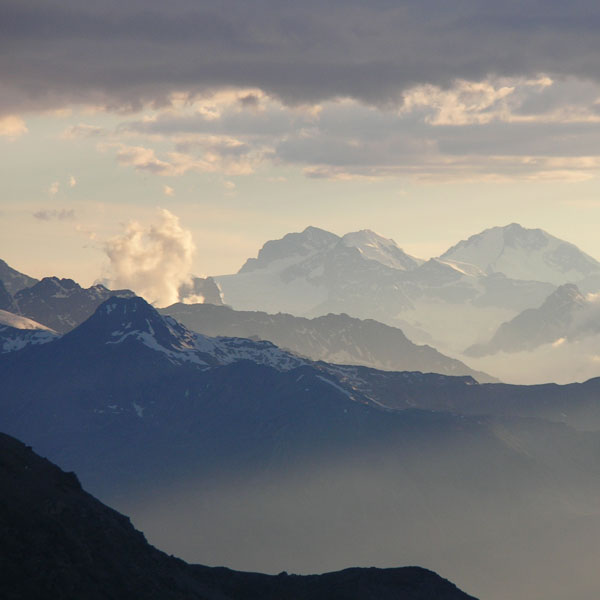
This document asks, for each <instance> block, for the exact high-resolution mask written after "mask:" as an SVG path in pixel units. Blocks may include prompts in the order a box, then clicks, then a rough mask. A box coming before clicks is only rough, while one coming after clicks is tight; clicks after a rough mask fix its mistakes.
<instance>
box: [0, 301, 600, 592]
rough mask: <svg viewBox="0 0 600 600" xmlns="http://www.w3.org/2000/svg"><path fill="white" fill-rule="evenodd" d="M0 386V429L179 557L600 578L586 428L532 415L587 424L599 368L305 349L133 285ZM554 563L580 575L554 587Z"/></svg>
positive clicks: (2, 367)
mask: <svg viewBox="0 0 600 600" xmlns="http://www.w3.org/2000/svg"><path fill="white" fill-rule="evenodd" d="M240 344H242V345H245V348H244V351H243V352H239V348H240ZM248 348H250V349H251V350H252V351H251V352H250V351H249V350H248ZM286 357H287V358H286ZM295 361H297V362H295ZM259 363H261V364H259ZM32 365H35V377H32V376H31V369H32ZM0 381H2V388H1V390H0V420H1V421H2V423H3V427H4V428H5V430H7V431H8V432H9V433H11V434H16V435H18V436H20V437H21V438H22V439H24V440H25V441H26V442H27V443H30V444H33V445H34V447H35V448H36V450H37V451H41V452H43V453H44V454H46V455H48V456H49V457H51V458H52V459H53V460H56V461H57V462H58V463H59V464H61V466H63V467H65V468H67V469H69V470H71V469H75V470H76V471H77V472H78V473H79V474H80V476H81V477H82V481H84V483H85V485H86V486H89V487H90V489H92V490H93V491H94V493H97V494H99V495H100V497H101V498H103V499H105V500H107V499H110V501H111V502H113V503H115V505H116V506H117V507H118V508H119V509H121V510H126V511H127V512H128V513H129V514H132V515H133V517H134V519H135V522H136V523H137V524H141V525H142V526H143V529H144V530H145V531H146V532H147V534H148V535H149V537H150V539H151V540H152V541H153V542H154V543H159V545H160V546H161V547H164V548H166V549H167V550H168V551H171V552H176V553H177V554H179V555H183V556H184V557H185V558H188V559H193V560H195V561H201V562H213V564H214V562H217V563H221V564H223V563H226V564H230V565H232V566H235V567H236V568H244V569H253V570H254V569H265V570H269V571H272V572H273V571H274V572H277V571H279V570H282V569H285V568H289V565H290V564H293V565H294V569H298V570H300V571H304V572H314V571H315V570H317V569H319V570H321V569H324V568H325V569H338V568H342V567H343V566H344V565H348V564H375V565H389V564H390V563H391V564H407V563H410V564H415V563H416V564H427V565H431V566H432V567H435V569H436V570H438V571H440V572H442V573H453V574H454V575H453V576H454V577H457V578H458V580H459V581H460V582H461V584H462V585H465V586H467V587H468V588H469V589H470V590H473V591H474V592H475V593H477V594H480V595H482V596H483V597H486V598H489V599H492V600H495V599H504V598H506V597H507V596H509V597H511V598H515V599H519V600H521V599H523V600H528V599H529V598H532V597H535V596H533V595H532V594H531V588H530V586H531V581H532V580H533V581H538V582H539V581H543V582H552V583H551V584H550V583H548V585H545V586H544V590H543V592H544V594H545V595H544V597H545V598H546V600H550V599H552V600H559V599H564V597H566V596H565V594H566V593H567V591H568V592H569V595H568V597H569V598H578V599H579V598H582V599H583V598H589V597H594V595H595V592H597V591H598V590H592V592H593V593H592V594H591V596H590V590H589V589H585V590H584V589H583V588H584V587H585V585H584V583H586V582H589V581H593V578H589V577H588V575H589V574H590V571H589V570H585V569H584V572H583V573H581V572H580V570H578V568H577V565H578V561H579V559H580V558H581V553H582V552H585V553H586V555H594V553H595V551H596V550H597V546H598V539H600V538H599V537H598V536H597V535H596V533H598V532H599V531H600V527H599V525H600V518H599V516H598V515H599V514H600V507H599V506H598V505H597V498H599V497H600V489H598V487H599V484H598V482H599V481H600V477H599V475H600V473H599V469H600V460H599V458H600V434H598V433H597V432H595V431H590V432H581V431H576V430H574V429H573V428H572V427H569V426H567V425H565V424H564V423H552V422H550V421H548V420H543V419H541V418H540V417H543V418H545V419H555V420H557V421H567V422H569V423H570V424H572V425H577V424H578V423H579V422H578V421H577V419H580V421H581V422H583V423H584V424H586V425H587V426H588V427H593V426H594V425H596V429H598V428H599V427H598V423H600V419H598V413H599V412H600V411H599V410H598V404H599V403H598V386H599V385H600V383H599V382H598V381H595V382H593V381H592V382H588V383H587V384H585V385H580V386H565V387H560V386H539V387H538V388H533V389H532V388H527V387H526V386H502V385H497V384H486V385H478V384H477V383H476V382H475V381H474V380H473V379H472V378H469V377H462V378H461V377H447V376H443V375H433V374H429V375H424V374H422V373H391V372H384V371H376V370H373V369H368V368H366V367H356V366H346V367H343V366H335V365H328V364H326V363H311V362H310V361H307V360H303V359H299V358H297V357H293V355H290V354H289V353H286V352H284V351H281V350H279V349H277V348H275V347H274V346H272V345H271V344H269V343H267V342H252V341H251V340H243V341H235V340H233V341H231V342H227V341H224V340H223V339H216V340H210V339H209V338H205V337H203V336H200V335H197V334H196V335H195V334H192V333H191V332H189V331H187V330H186V329H185V328H183V327H182V326H181V325H178V324H177V323H176V322H174V321H173V320H172V319H163V318H161V317H160V316H159V315H158V314H157V313H156V311H155V310H154V309H152V307H150V306H149V305H147V303H145V302H144V301H142V300H140V299H135V298H134V299H118V298H116V299H115V298H113V299H111V300H109V301H107V302H106V303H104V304H103V305H102V306H101V307H99V308H98V310H97V311H96V313H95V314H94V316H93V317H92V318H90V319H89V320H88V321H86V322H85V323H84V324H82V325H81V326H79V327H78V328H76V329H75V330H73V331H72V332H70V333H68V334H66V335H64V336H63V337H62V338H60V339H58V340H57V341H55V342H52V343H50V344H47V345H45V346H39V347H32V348H26V349H24V350H23V351H22V352H18V353H13V354H10V355H7V356H5V357H3V358H2V359H0ZM398 409H402V410H398ZM450 411H451V412H450ZM586 411H587V412H586ZM593 411H596V413H595V420H594V419H593V418H591V416H593V414H592V413H593ZM521 415H526V416H527V418H522V417H521ZM590 415H591V416H590ZM582 515H586V516H585V519H583V518H582ZM349 523H351V526H349ZM257 540H260V543H257ZM573 540H576V541H577V544H576V545H575V546H573V545H572V544H571V541H573ZM573 548H577V549H578V550H577V551H574V550H573ZM550 550H551V551H550ZM536 557H540V559H539V564H538V562H536V561H537V560H538V559H537V558H536ZM541 557H543V560H542V558H541ZM523 565H527V566H528V569H527V572H526V573H525V572H519V569H522V567H523ZM559 566H560V568H561V569H562V572H563V573H564V572H567V573H577V575H576V576H575V575H574V576H573V577H571V576H570V575H569V576H565V577H562V578H561V580H560V582H556V581H553V580H552V578H553V576H554V577H555V575H556V569H557V568H558V567H559ZM586 568H587V567H586ZM593 568H594V572H595V565H594V567H593ZM566 588H567V589H566ZM584 592H585V593H584Z"/></svg>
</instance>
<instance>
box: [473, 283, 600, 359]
mask: <svg viewBox="0 0 600 600" xmlns="http://www.w3.org/2000/svg"><path fill="white" fill-rule="evenodd" d="M591 309H592V306H591V303H590V302H588V301H587V300H586V299H585V297H584V296H583V295H582V294H581V292H580V291H579V289H578V288H577V286H576V285H574V284H569V283H568V284H564V285H562V286H560V287H559V288H557V289H556V291H554V292H553V293H552V294H551V295H550V296H548V298H547V299H546V300H545V301H544V303H543V304H542V305H541V306H540V307H539V308H529V309H527V310H525V311H523V312H522V313H519V314H518V315H517V316H516V317H515V318H514V319H512V320H511V321H508V322H506V323H502V325H500V327H499V328H498V331H497V332H496V333H495V334H494V336H493V337H492V339H491V340H490V341H489V342H487V343H484V344H476V345H473V346H470V347H469V348H467V349H466V350H465V354H467V355H469V356H485V355H487V354H495V353H496V352H500V351H502V352H520V351H523V350H533V349H534V348H537V347H538V346H541V345H542V344H550V343H552V342H557V341H559V342H560V340H561V339H566V338H569V337H576V336H583V335H585V333H587V334H588V335H592V334H594V333H597V332H598V331H599V330H600V322H596V325H595V327H593V326H592V324H591V323H589V326H588V327H586V326H585V321H586V320H587V321H589V319H586V318H585V317H586V313H588V314H589V313H590V311H591Z"/></svg>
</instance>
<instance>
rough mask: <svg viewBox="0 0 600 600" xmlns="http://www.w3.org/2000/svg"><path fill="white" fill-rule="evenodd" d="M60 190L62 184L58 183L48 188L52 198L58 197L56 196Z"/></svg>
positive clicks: (55, 182)
mask: <svg viewBox="0 0 600 600" xmlns="http://www.w3.org/2000/svg"><path fill="white" fill-rule="evenodd" d="M59 189H60V183H59V182H58V181H54V182H53V183H52V184H51V185H50V187H49V188H48V193H49V194H50V195H51V196H56V194H58V190H59Z"/></svg>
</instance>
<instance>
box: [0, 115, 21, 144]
mask: <svg viewBox="0 0 600 600" xmlns="http://www.w3.org/2000/svg"><path fill="white" fill-rule="evenodd" d="M25 133H27V125H25V121H23V119H22V118H21V117H19V116H18V115H6V116H5V117H0V136H1V137H6V138H8V139H9V140H15V139H17V138H18V137H21V136H22V135H23V134H25Z"/></svg>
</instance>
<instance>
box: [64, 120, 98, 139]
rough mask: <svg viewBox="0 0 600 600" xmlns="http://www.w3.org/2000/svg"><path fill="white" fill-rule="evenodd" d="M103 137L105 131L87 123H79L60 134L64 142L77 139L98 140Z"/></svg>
mask: <svg viewBox="0 0 600 600" xmlns="http://www.w3.org/2000/svg"><path fill="white" fill-rule="evenodd" d="M103 135H105V130H104V129H103V128H102V127H98V126H96V125H88V124H87V123H79V124H78V125H71V126H70V127H67V128H66V129H65V130H64V131H63V132H62V134H61V137H62V138H63V139H65V140H74V139H78V138H98V137H101V136H103Z"/></svg>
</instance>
